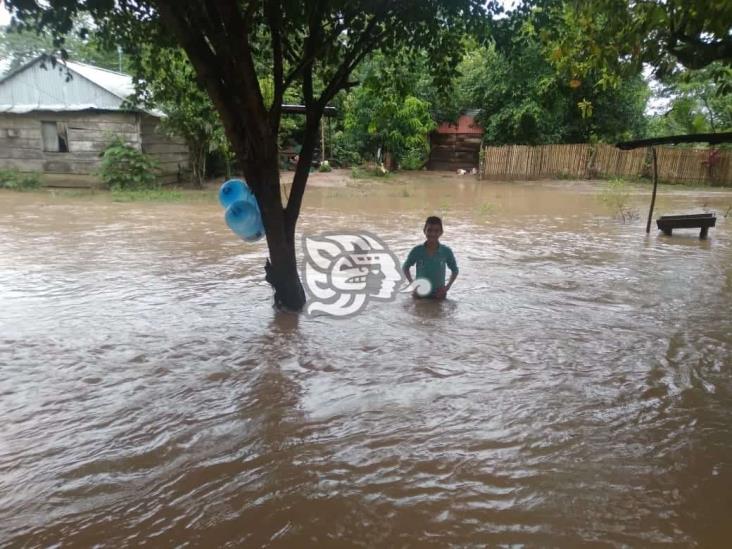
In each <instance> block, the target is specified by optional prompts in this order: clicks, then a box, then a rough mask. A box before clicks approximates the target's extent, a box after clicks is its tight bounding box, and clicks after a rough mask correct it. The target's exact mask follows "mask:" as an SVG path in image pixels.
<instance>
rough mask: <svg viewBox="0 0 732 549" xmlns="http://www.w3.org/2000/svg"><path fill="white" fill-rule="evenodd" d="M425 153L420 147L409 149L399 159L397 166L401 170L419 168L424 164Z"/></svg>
mask: <svg viewBox="0 0 732 549" xmlns="http://www.w3.org/2000/svg"><path fill="white" fill-rule="evenodd" d="M426 159H427V158H426V155H425V153H424V150H422V149H420V148H413V149H409V150H408V151H407V152H406V153H405V154H404V156H402V157H401V158H400V159H399V167H400V168H402V169H403V170H419V169H421V168H422V166H424V163H425V160H426Z"/></svg>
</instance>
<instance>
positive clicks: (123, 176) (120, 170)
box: [99, 137, 158, 190]
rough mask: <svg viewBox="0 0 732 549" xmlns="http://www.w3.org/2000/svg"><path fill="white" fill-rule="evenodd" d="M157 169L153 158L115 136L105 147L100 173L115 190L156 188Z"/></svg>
mask: <svg viewBox="0 0 732 549" xmlns="http://www.w3.org/2000/svg"><path fill="white" fill-rule="evenodd" d="M156 169H157V165H156V163H155V162H154V161H153V159H152V158H150V157H149V156H148V155H146V154H145V153H143V152H140V151H138V150H137V149H135V148H134V147H132V146H130V145H128V144H127V143H125V142H124V141H122V139H121V138H119V137H115V138H114V140H113V141H112V142H111V143H110V144H109V145H108V146H107V148H106V149H104V153H103V155H102V166H101V169H100V171H99V175H100V176H101V178H102V181H103V182H104V183H105V184H106V185H107V186H108V187H109V188H110V189H113V190H134V189H154V188H157V186H158V185H157V178H156V175H155V170H156Z"/></svg>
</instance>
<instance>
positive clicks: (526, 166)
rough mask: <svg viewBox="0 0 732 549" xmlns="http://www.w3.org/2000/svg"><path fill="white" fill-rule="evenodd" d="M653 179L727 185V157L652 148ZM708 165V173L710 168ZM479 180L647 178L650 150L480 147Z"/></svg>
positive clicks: (730, 180)
mask: <svg viewBox="0 0 732 549" xmlns="http://www.w3.org/2000/svg"><path fill="white" fill-rule="evenodd" d="M656 150H657V152H658V178H659V180H660V181H666V182H674V183H677V182H678V183H711V184H716V185H730V184H732V151H728V150H715V149H708V148H707V149H690V148H677V147H656ZM710 165H711V168H710ZM480 174H481V178H484V179H539V178H545V177H557V178H567V177H572V178H592V177H632V178H636V177H652V166H651V157H650V149H635V150H631V151H622V150H620V149H618V148H616V147H614V146H612V145H607V144H598V145H594V146H593V145H588V144H576V145H539V146H528V145H505V146H503V147H484V148H483V155H482V158H481V169H480Z"/></svg>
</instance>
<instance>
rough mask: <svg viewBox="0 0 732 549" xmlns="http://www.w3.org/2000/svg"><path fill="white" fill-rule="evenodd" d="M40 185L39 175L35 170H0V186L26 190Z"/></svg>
mask: <svg viewBox="0 0 732 549" xmlns="http://www.w3.org/2000/svg"><path fill="white" fill-rule="evenodd" d="M40 186H41V175H40V174H39V173H37V172H26V173H21V172H19V171H18V170H0V188H5V189H15V190H18V191H28V190H33V189H37V188H38V187H40Z"/></svg>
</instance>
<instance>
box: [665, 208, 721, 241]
mask: <svg viewBox="0 0 732 549" xmlns="http://www.w3.org/2000/svg"><path fill="white" fill-rule="evenodd" d="M716 224H717V218H716V217H715V216H714V214H713V213H703V214H686V215H663V216H661V217H659V218H658V219H656V225H658V229H659V230H661V231H663V234H665V235H667V236H671V231H673V230H674V229H701V231H700V232H699V238H706V237H707V232H709V227H714V225H716Z"/></svg>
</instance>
